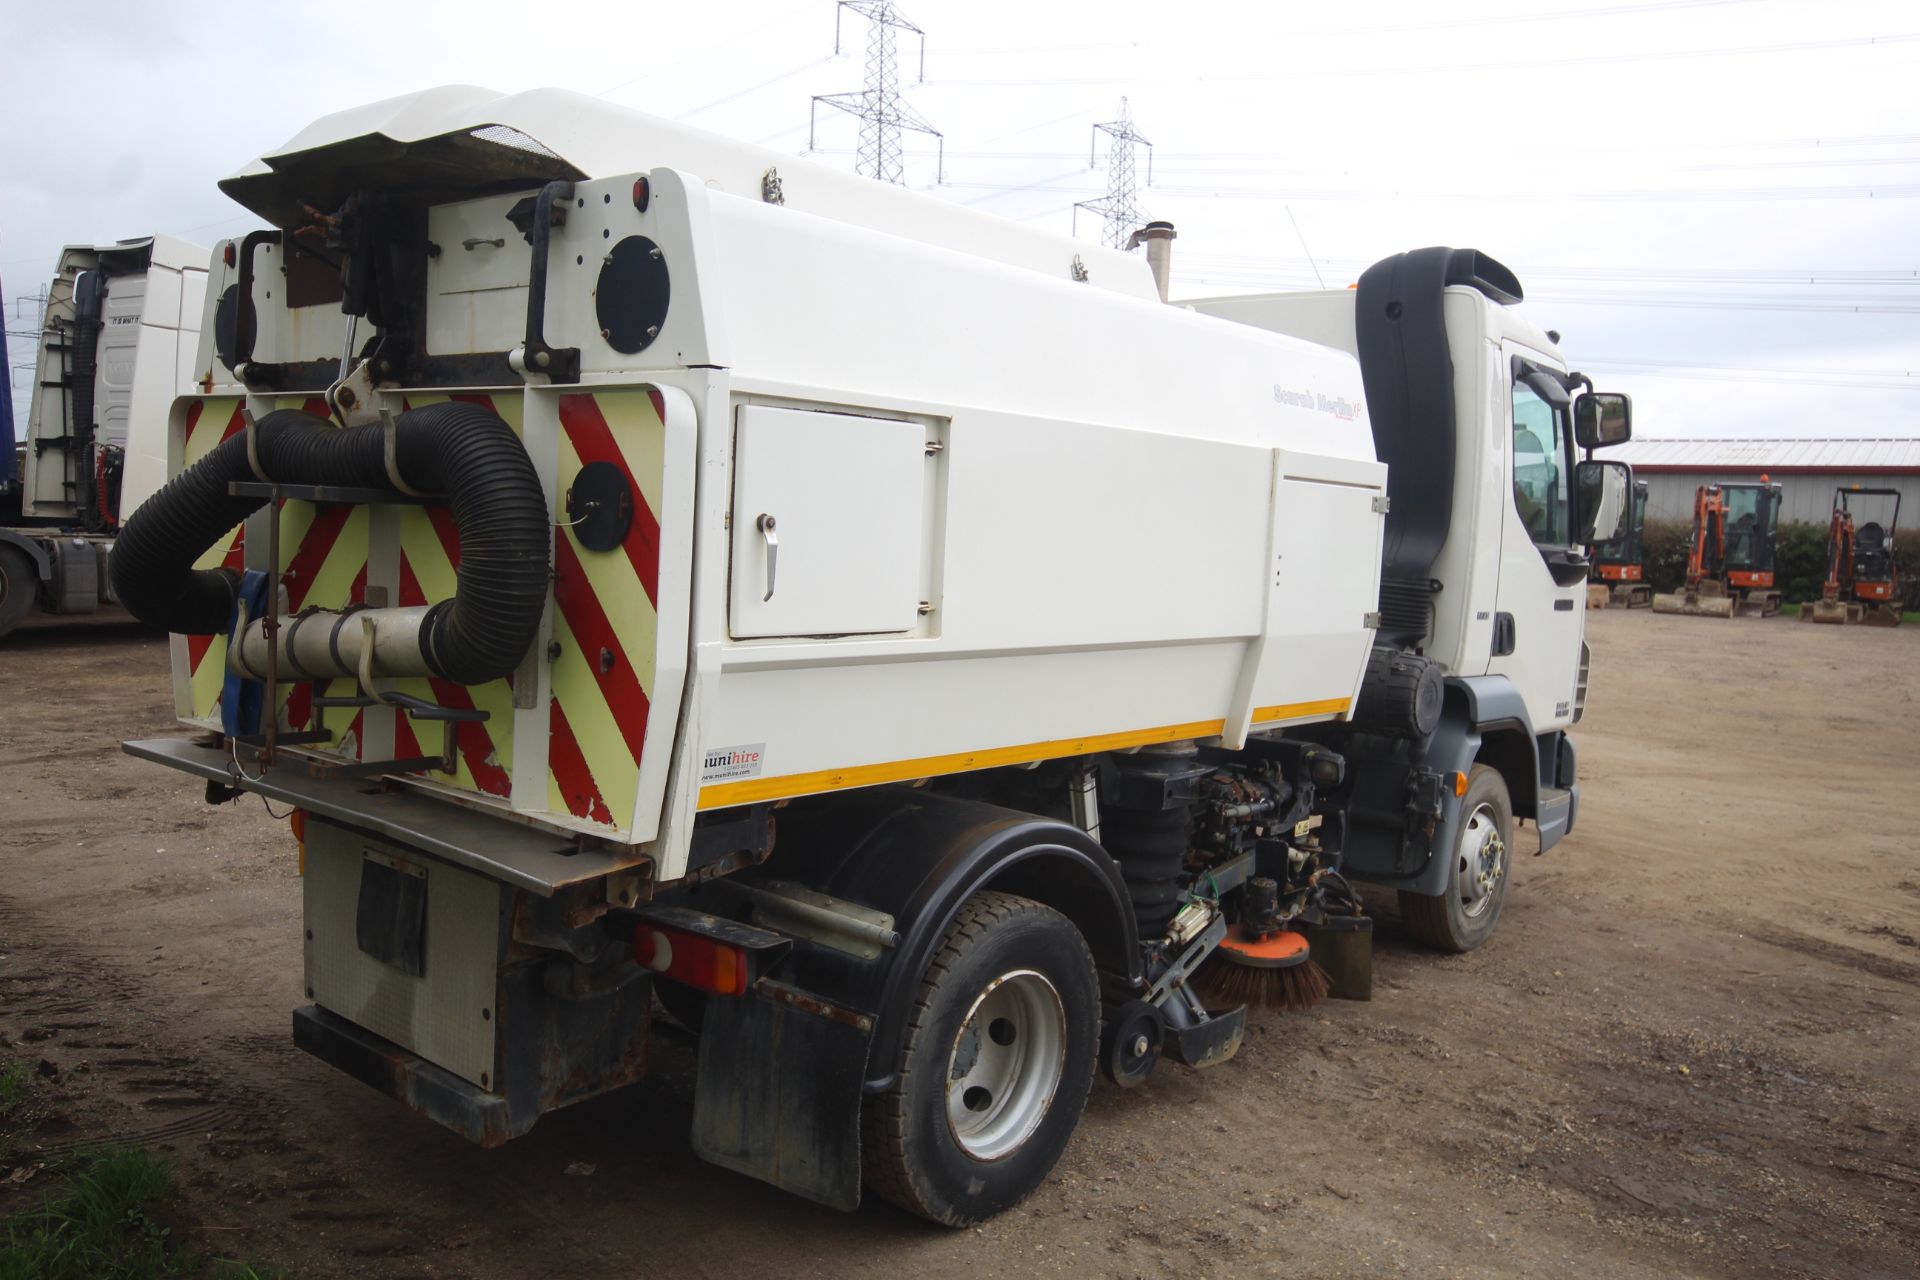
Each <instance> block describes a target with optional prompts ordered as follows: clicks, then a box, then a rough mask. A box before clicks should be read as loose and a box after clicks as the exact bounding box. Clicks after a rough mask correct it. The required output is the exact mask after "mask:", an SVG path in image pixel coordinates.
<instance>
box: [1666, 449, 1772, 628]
mask: <svg viewBox="0 0 1920 1280" xmlns="http://www.w3.org/2000/svg"><path fill="white" fill-rule="evenodd" d="M1779 514H1780V486H1779V485H1777V484H1773V483H1771V482H1770V481H1769V480H1768V479H1767V477H1766V476H1764V475H1762V476H1761V477H1760V480H1759V483H1757V484H1703V485H1701V486H1700V487H1699V488H1698V489H1696V490H1695V491H1694V495H1693V538H1692V540H1691V542H1689V544H1688V547H1687V582H1686V586H1685V587H1684V588H1683V589H1682V590H1680V591H1671V592H1664V593H1662V594H1660V595H1657V596H1655V597H1654V598H1653V611H1654V612H1655V613H1684V614H1691V615H1693V616H1695V617H1702V618H1731V617H1734V616H1736V615H1738V616H1740V617H1742V618H1765V617H1771V616H1772V615H1773V614H1776V613H1778V612H1780V592H1779V591H1777V590H1776V589H1775V588H1774V585H1773V556H1774V534H1775V532H1776V530H1777V529H1778V527H1779Z"/></svg>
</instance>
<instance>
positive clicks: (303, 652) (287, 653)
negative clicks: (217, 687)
mask: <svg viewBox="0 0 1920 1280" xmlns="http://www.w3.org/2000/svg"><path fill="white" fill-rule="evenodd" d="M431 608H432V606H431V605H411V606H408V607H406V608H400V609H348V610H339V609H310V610H307V611H305V612H302V613H296V614H292V615H290V616H288V617H284V618H278V619H275V623H276V624H277V625H276V626H274V627H273V628H272V629H273V631H274V632H275V633H277V634H274V635H269V634H268V630H269V628H268V625H267V619H265V618H255V619H253V620H251V621H249V622H248V623H247V624H246V626H245V627H244V628H242V630H241V632H240V639H239V642H238V643H236V644H234V645H232V646H230V647H229V648H228V650H227V666H228V669H229V670H231V671H232V672H233V673H234V674H235V675H238V676H241V677H243V678H245V679H249V680H264V679H266V676H267V672H268V669H269V663H272V664H274V666H275V667H277V668H278V670H277V671H276V674H280V675H281V676H282V678H283V679H284V678H286V676H292V677H293V678H295V679H301V680H350V679H357V678H358V677H359V675H360V672H361V670H362V668H363V664H362V659H363V657H366V658H368V659H369V662H370V665H368V667H367V668H366V669H368V670H370V671H371V673H372V674H373V675H376V676H424V675H431V674H433V669H432V668H431V667H430V666H428V664H427V658H426V654H425V652H424V649H423V645H422V636H421V632H422V629H423V628H424V627H425V625H426V620H427V614H428V612H429V611H430V610H431ZM369 646H371V651H370V652H369ZM283 673H284V674H283Z"/></svg>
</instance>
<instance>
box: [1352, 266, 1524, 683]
mask: <svg viewBox="0 0 1920 1280" xmlns="http://www.w3.org/2000/svg"><path fill="white" fill-rule="evenodd" d="M1449 285H1465V286H1467V287H1469V288H1472V289H1477V290H1478V291H1479V292H1481V293H1482V294H1484V295H1486V296H1487V297H1488V298H1491V299H1492V300H1493V301H1495V302H1497V303H1499V304H1501V305H1502V306H1511V305H1513V304H1514V303H1516V302H1519V301H1520V300H1521V298H1522V296H1523V294H1522V291H1521V288H1520V281H1519V279H1518V277H1516V276H1515V275H1514V274H1513V272H1512V271H1510V270H1508V269H1507V268H1506V267H1504V266H1502V265H1501V264H1500V263H1498V262H1495V261H1494V260H1493V259H1492V258H1489V257H1487V256H1486V255H1485V254H1483V253H1480V252H1478V251H1477V250H1474V249H1446V248H1433V249H1415V250H1413V251H1412V252H1410V253H1402V254H1397V255H1395V256H1394V257H1391V258H1383V259H1381V260H1380V261H1379V262H1376V263H1374V264H1373V265H1372V266H1371V267H1368V268H1367V269H1366V271H1365V272H1364V273H1362V275H1361V276H1360V287H1359V290H1358V296H1357V297H1356V298H1355V300H1354V328H1355V338H1356V340H1357V345H1358V347H1359V352H1360V376H1361V379H1362V381H1363V382H1364V384H1365V386H1366V391H1367V414H1368V417H1369V418H1370V419H1371V420H1372V423H1373V447H1374V451H1375V453H1376V454H1377V455H1378V456H1379V458H1380V461H1382V462H1384V463H1386V464H1387V497H1388V499H1389V501H1390V503H1391V509H1390V510H1389V512H1388V513H1387V527H1386V537H1385V540H1384V544H1383V550H1382V553H1381V573H1380V631H1379V638H1380V640H1381V641H1382V642H1383V643H1386V644H1391V645H1394V646H1396V647H1398V648H1402V649H1413V648H1417V647H1419V646H1420V645H1421V644H1422V643H1424V642H1425V640H1426V638H1427V635H1428V634H1429V633H1430V632H1431V631H1432V629H1433V597H1434V594H1435V593H1436V592H1437V591H1438V590H1439V584H1438V583H1437V582H1436V581H1435V580H1434V577H1433V563H1434V561H1435V560H1436V559H1437V558H1438V557H1439V555H1440V548H1441V547H1442V546H1443V545H1445V543H1446V540H1447V529H1448V527H1449V526H1450V525H1451V524H1452V523H1453V460H1454V450H1455V447H1456V444H1455V437H1456V432H1457V428H1456V424H1455V422H1454V412H1453V353H1452V352H1451V351H1450V350H1449V348H1448V344H1447V324H1446V316H1445V310H1444V300H1445V296H1446V290H1447V287H1448V286H1449Z"/></svg>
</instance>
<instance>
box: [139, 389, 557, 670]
mask: <svg viewBox="0 0 1920 1280" xmlns="http://www.w3.org/2000/svg"><path fill="white" fill-rule="evenodd" d="M393 429H394V469H395V470H396V471H397V472H398V474H399V477H400V478H401V479H403V480H404V481H405V482H406V485H407V486H408V487H409V488H411V489H415V490H418V491H421V492H426V493H436V494H444V495H446V500H447V503H448V505H449V506H450V507H451V509H452V514H453V521H454V524H455V526H456V527H457V528H458V529H459V533H460V568H459V572H458V578H457V583H456V587H455V590H454V595H453V597H452V598H451V599H448V600H443V601H441V602H440V603H438V604H435V605H432V606H429V607H427V608H424V609H355V610H352V611H349V612H345V613H341V612H335V611H328V610H322V611H318V613H309V614H308V615H307V616H305V617H304V618H302V619H300V621H299V625H298V626H295V625H293V624H294V622H295V619H292V618H283V619H281V620H280V621H279V626H278V637H277V639H276V641H275V643H276V645H277V647H278V648H279V650H280V652H279V655H278V660H279V662H280V664H281V666H280V670H281V671H282V672H283V673H285V674H286V675H287V676H292V677H294V678H322V677H332V676H346V675H353V674H356V673H360V672H367V673H370V674H373V675H427V674H431V675H436V676H441V677H443V678H445V679H448V680H454V681H458V682H459V683H461V684H481V683H484V682H485V681H488V680H497V679H499V678H501V677H502V676H506V675H508V674H510V673H512V671H513V670H514V668H516V667H518V666H519V665H520V662H521V660H522V659H523V658H525V657H526V654H527V650H528V648H529V647H530V646H531V645H532V644H533V640H534V637H535V635H536V634H537V633H538V631H539V628H540V617H541V614H542V612H543V610H544V609H545V607H546V599H547V581H548V573H547V562H548V547H549V544H550V541H551V520H550V517H549V516H548V514H547V502H546V494H545V491H544V489H543V487H542V485H541V483H540V477H539V475H538V474H537V473H536V472H535V471H534V469H533V463H532V461H531V460H530V459H528V457H527V452H526V449H525V448H523V447H522V446H521V444H520V440H519V437H517V436H515V435H514V434H513V429H512V428H511V427H509V426H507V424H506V423H505V422H504V421H502V420H501V419H500V418H499V417H498V416H497V415H495V414H493V413H491V412H489V411H488V410H486V409H483V408H481V407H480V406H478V405H472V404H466V403H463V402H460V401H451V402H448V403H446V404H436V405H427V406H424V407H422V408H419V409H413V410H410V411H409V412H407V413H403V414H401V415H400V417H399V418H398V419H396V420H395V422H394V426H393ZM252 437H253V441H254V446H253V447H254V450H255V453H256V455H257V458H258V463H259V468H258V472H256V470H255V468H254V465H253V463H252V462H251V461H250V460H249V458H248V439H249V437H248V433H246V432H241V433H238V434H236V435H234V436H232V437H230V438H228V439H227V440H226V441H224V442H222V443H221V444H220V445H218V446H216V447H215V448H214V450H213V451H212V452H211V453H209V454H207V455H206V456H205V457H204V458H202V459H200V461H198V462H196V463H195V464H194V465H193V466H191V467H189V468H187V469H186V470H185V471H183V472H181V473H180V474H179V475H177V476H175V477H174V478H173V479H172V480H171V481H169V482H168V483H167V485H166V487H165V488H163V489H161V490H160V492H158V493H156V494H155V495H154V496H153V497H151V498H149V499H147V501H145V502H143V503H141V504H140V506H139V508H138V509H137V510H136V511H135V512H134V513H133V515H132V517H131V518H129V519H128V521H127V524H126V528H125V529H124V530H123V531H122V532H121V534H120V537H119V540H118V541H117V542H116V543H115V545H114V551H113V559H112V562H111V571H112V579H113V586H114V590H115V591H116V592H117V593H118V594H119V597H120V601H121V603H123V604H124V605H125V606H126V607H127V608H128V610H130V611H131V612H132V613H133V615H134V616H135V617H137V618H139V619H140V620H141V621H143V622H147V623H150V624H152V625H154V626H158V627H164V628H165V629H166V630H168V631H176V632H183V633H186V634H189V635H212V634H216V633H224V632H225V631H226V630H227V629H228V628H229V627H230V626H231V625H232V622H233V617H234V605H235V600H236V598H237V596H236V591H237V585H238V584H237V580H236V578H235V575H234V574H233V573H232V572H230V571H229V570H226V569H195V568H194V567H193V562H194V561H195V560H196V559H198V558H199V557H200V555H201V554H202V553H204V552H205V551H206V550H207V548H208V547H211V546H212V545H213V544H214V542H215V540H216V539H218V538H219V537H221V535H223V534H225V533H226V532H227V531H228V530H229V529H232V528H233V527H234V526H235V525H237V524H239V523H240V522H241V521H243V520H245V519H246V518H247V517H248V516H250V515H252V514H253V513H254V512H255V511H256V510H258V509H259V508H260V507H261V506H262V505H264V504H265V503H266V501H267V499H265V498H263V497H236V496H234V495H232V494H230V493H228V491H227V486H228V485H229V484H230V483H232V482H234V481H249V480H257V479H260V478H261V477H262V475H264V476H267V477H271V478H272V479H273V480H275V481H277V482H279V483H281V484H289V485H293V484H298V485H338V486H346V487H353V488H371V489H390V488H393V487H394V484H393V480H392V479H391V478H390V477H389V474H388V469H387V459H386V440H385V428H384V427H382V426H377V425H376V426H365V427H347V428H339V427H336V426H334V425H333V424H332V423H331V422H329V421H327V420H326V419H324V418H317V417H314V416H313V415H312V414H308V413H301V412H299V411H298V410H292V409H281V410H277V411H276V412H273V413H269V414H267V415H266V416H265V417H263V418H261V419H260V420H259V421H258V422H257V423H256V424H255V425H254V428H253V432H252ZM264 632H265V628H264V622H263V620H252V621H250V623H249V625H248V627H247V630H246V632H245V633H244V635H243V637H242V639H241V642H240V643H239V644H238V645H237V646H236V653H235V654H234V656H233V661H234V664H235V666H236V667H238V668H239V669H240V670H242V671H243V672H244V673H246V674H263V673H264V669H265V651H266V639H265V634H264ZM367 647H370V648H371V649H372V652H371V654H370V655H365V658H366V660H365V661H362V658H363V655H362V652H361V650H362V649H363V648H367ZM283 678H284V677H283Z"/></svg>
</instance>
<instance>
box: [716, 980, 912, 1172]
mask: <svg viewBox="0 0 1920 1280" xmlns="http://www.w3.org/2000/svg"><path fill="white" fill-rule="evenodd" d="M873 1024H874V1019H873V1017H872V1015H870V1014H866V1013H860V1012H856V1011H853V1010H849V1009H844V1008H840V1007H837V1006H834V1005H830V1004H828V1003H827V1002H826V1001H824V1000H820V999H818V998H816V997H814V996H811V995H808V994H807V993H805V992H802V991H799V990H797V989H795V988H793V987H789V986H786V985H784V984H781V983H776V982H773V981H771V980H768V979H763V980H761V982H759V983H758V984H757V985H756V986H755V987H754V989H753V990H752V991H750V992H749V993H748V994H747V995H745V996H743V997H741V998H739V999H725V998H721V997H718V996H710V997H708V999H707V1004H706V1013H705V1016H704V1018H703V1020H702V1023H701V1028H700V1065H699V1076H698V1083H697V1084H696V1085H695V1088H694V1097H693V1150H694V1153H695V1154H696V1155H698V1156H699V1157H700V1158H701V1159H702V1160H706V1161H708V1162H710V1163H712V1164H717V1165H719V1166H720V1167H721V1168H724V1169H732V1170H734V1171H735V1172H736V1173H744V1174H746V1175H747V1176H748V1177H750V1178H758V1179H759V1180H760V1181H762V1182H768V1183H772V1184H773V1185H774V1186H776V1187H779V1188H780V1189H781V1190H783V1191H791V1192H792V1193H794V1194H795V1195H799V1196H805V1197H806V1198H807V1199H809V1200H814V1201H817V1202H819V1203H820V1204H824V1205H827V1206H830V1207H831V1208H835V1209H843V1210H851V1209H855V1208H858V1207H859V1205H860V1094H861V1082H862V1080H863V1079H864V1078H865V1076H866V1068H867V1052H868V1049H869V1048H870V1046H871V1044H872V1040H873Z"/></svg>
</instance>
